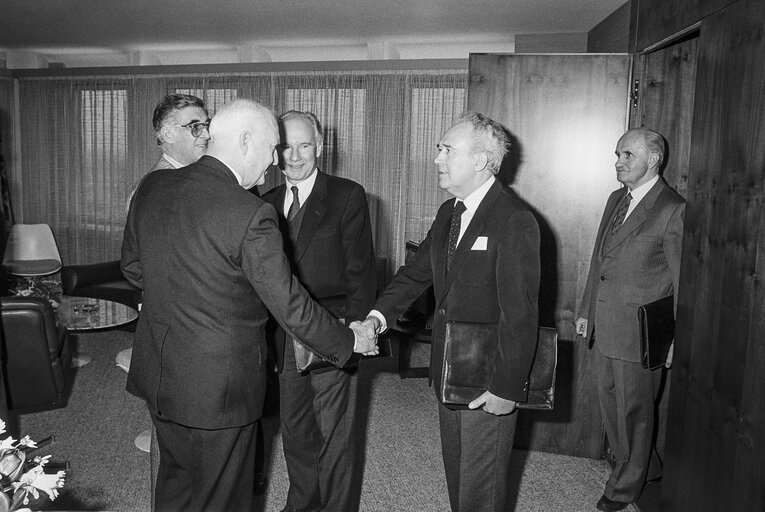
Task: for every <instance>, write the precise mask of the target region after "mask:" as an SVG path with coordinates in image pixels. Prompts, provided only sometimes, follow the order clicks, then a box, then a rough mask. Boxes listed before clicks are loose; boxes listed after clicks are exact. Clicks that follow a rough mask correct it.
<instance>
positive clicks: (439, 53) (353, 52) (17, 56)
mask: <svg viewBox="0 0 765 512" xmlns="http://www.w3.org/2000/svg"><path fill="white" fill-rule="evenodd" d="M586 50H587V34H585V33H561V34H520V35H516V36H513V35H512V34H508V35H507V36H506V37H500V38H494V39H475V38H470V37H467V36H462V37H450V38H448V39H420V38H409V39H401V40H391V41H381V42H371V43H359V44H339V43H338V44H332V43H327V42H322V43H320V44H316V45H312V46H305V45H293V46H267V45H266V46H254V45H250V46H239V47H230V48H229V47H222V48H207V49H190V48H167V49H156V50H152V51H132V52H129V51H125V52H116V51H94V52H88V53H84V52H76V51H73V52H63V51H62V52H59V53H47V54H38V53H23V52H2V51H0V68H3V67H7V68H8V69H30V68H48V67H68V68H72V67H77V68H79V67H110V66H173V65H197V64H237V63H267V62H324V61H360V60H398V59H402V60H407V59H467V58H468V56H469V54H470V53H513V52H519V53H520V52H523V53H579V52H584V51H586ZM3 62H4V63H5V65H3Z"/></svg>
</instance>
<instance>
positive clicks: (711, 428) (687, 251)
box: [662, 0, 765, 512]
mask: <svg viewBox="0 0 765 512" xmlns="http://www.w3.org/2000/svg"><path fill="white" fill-rule="evenodd" d="M763 55H765V2H763V1H762V0H740V1H738V2H736V3H735V4H733V5H731V6H729V7H727V8H725V9H724V10H722V11H720V12H718V13H716V14H714V15H712V16H710V17H708V18H706V19H705V20H704V21H703V23H702V25H701V32H700V40H699V67H698V75H697V81H696V99H695V107H694V125H693V135H692V143H691V152H690V168H691V173H690V177H689V186H688V206H687V211H686V218H685V238H684V245H683V260H682V271H681V277H680V290H679V307H678V315H677V316H678V318H677V320H678V323H677V330H676V335H677V340H676V347H675V362H674V370H673V372H672V382H671V395H670V404H669V409H670V412H669V423H668V439H667V454H666V466H665V474H664V485H663V494H662V509H663V510H671V511H673V512H674V511H678V512H684V511H687V512H706V511H709V512H713V511H714V512H717V511H720V510H731V511H733V510H735V511H739V510H741V511H744V510H747V511H750V510H751V511H762V510H765V476H763V475H765V385H764V384H763V382H764V380H765V341H764V340H765V321H764V319H763V315H765V292H764V291H763V283H762V279H763V275H765V273H764V272H765V214H764V213H763V206H764V205H765V144H764V143H763V141H765V59H764V58H763V57H762V56H763Z"/></svg>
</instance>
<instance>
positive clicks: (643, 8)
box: [636, 0, 735, 51]
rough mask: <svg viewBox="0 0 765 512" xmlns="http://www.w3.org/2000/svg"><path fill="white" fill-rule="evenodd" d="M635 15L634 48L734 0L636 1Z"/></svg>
mask: <svg viewBox="0 0 765 512" xmlns="http://www.w3.org/2000/svg"><path fill="white" fill-rule="evenodd" d="M636 1H638V2H640V8H639V14H638V21H637V26H638V35H637V51H643V50H645V49H646V48H648V47H649V46H651V45H653V44H655V43H658V42H659V41H661V40H663V39H665V38H667V37H669V36H671V35H673V34H675V33H677V32H679V31H681V30H683V29H685V28H687V27H689V26H691V25H693V24H694V23H697V22H699V21H701V19H703V18H704V17H706V16H709V15H710V14H712V13H714V12H716V11H718V10H720V9H722V8H723V7H725V6H726V5H729V4H731V3H733V2H734V1H735V0H669V1H668V0H636Z"/></svg>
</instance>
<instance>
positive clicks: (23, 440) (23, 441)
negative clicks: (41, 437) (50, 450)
mask: <svg viewBox="0 0 765 512" xmlns="http://www.w3.org/2000/svg"><path fill="white" fill-rule="evenodd" d="M19 446H28V447H29V448H37V443H36V442H34V441H32V440H31V439H30V438H29V436H24V437H22V438H21V439H19Z"/></svg>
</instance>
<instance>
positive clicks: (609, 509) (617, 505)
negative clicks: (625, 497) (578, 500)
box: [595, 495, 629, 512]
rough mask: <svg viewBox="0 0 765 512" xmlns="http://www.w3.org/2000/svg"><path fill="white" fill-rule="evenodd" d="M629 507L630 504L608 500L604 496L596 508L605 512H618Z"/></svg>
mask: <svg viewBox="0 0 765 512" xmlns="http://www.w3.org/2000/svg"><path fill="white" fill-rule="evenodd" d="M627 505H629V503H625V502H624V501H616V500H612V499H608V498H606V496H605V495H603V496H601V497H600V499H599V500H598V504H597V505H595V506H596V507H597V508H598V510H603V511H604V512H616V511H617V510H624V509H625V508H627Z"/></svg>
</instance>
